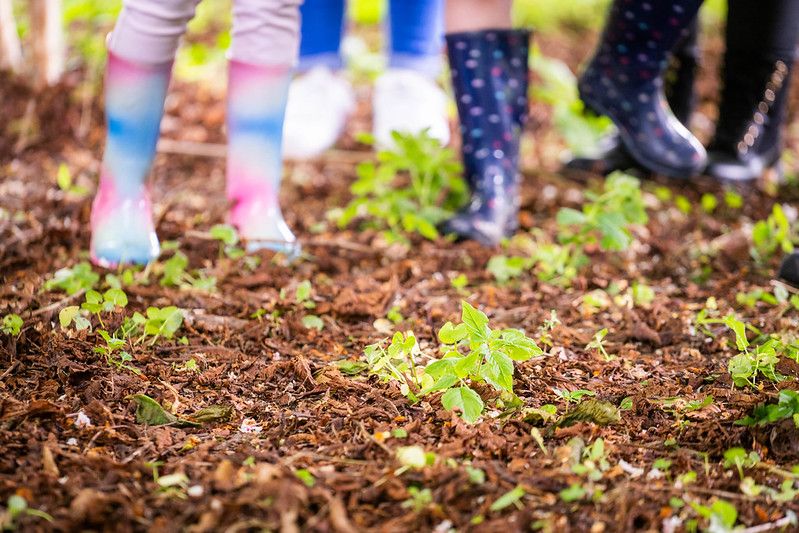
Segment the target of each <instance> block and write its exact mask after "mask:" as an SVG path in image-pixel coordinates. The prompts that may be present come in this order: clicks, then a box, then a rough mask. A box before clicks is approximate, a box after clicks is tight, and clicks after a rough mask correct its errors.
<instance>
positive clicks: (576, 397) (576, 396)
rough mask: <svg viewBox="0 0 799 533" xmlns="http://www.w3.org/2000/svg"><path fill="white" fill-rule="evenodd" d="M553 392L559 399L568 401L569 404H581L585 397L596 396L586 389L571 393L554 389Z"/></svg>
mask: <svg viewBox="0 0 799 533" xmlns="http://www.w3.org/2000/svg"><path fill="white" fill-rule="evenodd" d="M552 392H554V393H555V394H556V395H557V396H558V398H560V399H562V400H566V402H568V403H579V402H580V400H582V399H583V398H584V397H585V396H596V393H595V392H593V391H590V390H585V389H578V390H575V391H569V390H566V389H558V388H555V387H553V388H552Z"/></svg>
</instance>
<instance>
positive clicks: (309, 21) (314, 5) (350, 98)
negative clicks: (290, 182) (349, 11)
mask: <svg viewBox="0 0 799 533" xmlns="http://www.w3.org/2000/svg"><path fill="white" fill-rule="evenodd" d="M300 15H301V18H302V24H301V35H302V38H301V43H300V66H299V69H300V70H301V71H303V73H302V74H301V75H299V76H297V78H296V79H294V80H293V81H292V83H291V87H290V89H289V99H288V107H287V108H286V123H285V127H284V129H283V155H284V156H285V157H287V158H289V159H309V158H312V157H315V156H318V155H319V154H321V153H322V152H324V151H325V150H327V149H328V148H330V147H331V146H333V144H335V142H336V140H337V139H338V138H339V136H340V135H341V132H342V131H343V130H344V126H345V125H346V122H347V117H348V116H349V115H350V113H352V111H353V109H354V108H355V95H354V94H353V91H352V85H350V83H349V82H348V81H347V80H346V79H345V78H344V77H343V76H342V75H340V71H341V69H342V66H343V63H342V59H341V53H340V48H341V39H342V36H343V34H344V25H345V22H344V0H305V2H304V3H303V5H302V7H301V8H300Z"/></svg>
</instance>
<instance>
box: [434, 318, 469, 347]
mask: <svg viewBox="0 0 799 533" xmlns="http://www.w3.org/2000/svg"><path fill="white" fill-rule="evenodd" d="M468 334H469V331H468V329H467V327H466V324H464V323H460V324H458V325H457V326H456V325H454V324H453V323H452V322H447V323H446V324H444V325H443V326H442V327H441V329H440V330H439V331H438V340H440V341H441V342H443V343H444V344H457V343H459V342H460V341H462V340H463V339H465V338H466V336H467V335H468Z"/></svg>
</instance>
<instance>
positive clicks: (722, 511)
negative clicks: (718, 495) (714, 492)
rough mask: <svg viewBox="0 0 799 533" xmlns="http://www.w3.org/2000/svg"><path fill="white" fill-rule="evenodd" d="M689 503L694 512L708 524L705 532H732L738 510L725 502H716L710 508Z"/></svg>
mask: <svg viewBox="0 0 799 533" xmlns="http://www.w3.org/2000/svg"><path fill="white" fill-rule="evenodd" d="M690 503H691V507H692V508H693V509H694V511H696V512H697V514H699V516H701V517H702V518H704V519H706V520H707V521H708V522H709V524H708V527H707V529H706V530H705V531H708V532H715V531H718V532H727V531H732V530H733V528H734V527H735V523H736V522H737V521H738V509H736V508H735V506H734V505H733V504H731V503H730V502H728V501H726V500H716V501H714V502H713V504H712V505H710V506H706V505H702V504H699V503H693V502H690Z"/></svg>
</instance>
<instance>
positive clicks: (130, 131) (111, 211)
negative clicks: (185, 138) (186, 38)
mask: <svg viewBox="0 0 799 533" xmlns="http://www.w3.org/2000/svg"><path fill="white" fill-rule="evenodd" d="M171 70H172V64H171V62H170V63H164V64H161V65H145V64H141V63H136V62H134V61H128V60H126V59H123V58H121V57H119V56H117V55H116V54H114V53H113V52H109V54H108V65H107V67H106V78H105V113H106V122H107V141H106V147H105V154H104V156H103V163H102V170H101V174H100V183H99V186H98V189H97V194H96V196H95V198H94V203H93V204H92V214H91V229H92V238H91V258H92V261H93V262H94V263H95V264H97V265H100V266H103V267H113V266H116V265H120V264H146V263H148V262H150V261H152V260H154V259H156V258H157V257H158V255H159V252H160V250H159V244H158V238H157V237H156V234H155V226H154V224H153V214H152V205H151V202H150V194H149V191H148V188H147V185H146V178H147V175H148V173H149V172H150V167H151V166H152V163H153V158H154V157H155V146H156V143H157V141H158V134H159V131H160V124H161V116H162V115H163V110H164V99H165V97H166V92H167V87H168V85H169V78H170V72H171Z"/></svg>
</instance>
